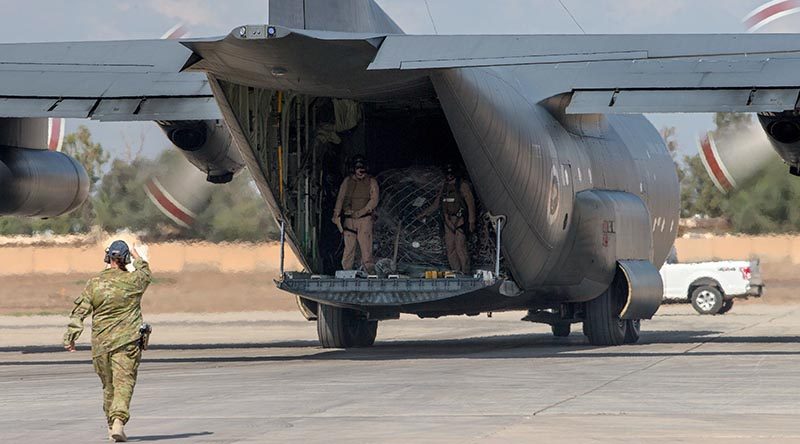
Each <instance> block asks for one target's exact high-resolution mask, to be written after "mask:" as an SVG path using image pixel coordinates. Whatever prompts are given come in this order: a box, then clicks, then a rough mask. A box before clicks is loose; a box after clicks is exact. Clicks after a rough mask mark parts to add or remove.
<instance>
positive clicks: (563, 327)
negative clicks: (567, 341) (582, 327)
mask: <svg viewBox="0 0 800 444" xmlns="http://www.w3.org/2000/svg"><path fill="white" fill-rule="evenodd" d="M550 329H551V330H553V336H555V337H557V338H566V337H567V336H569V334H570V332H571V331H572V325H570V323H569V322H559V323H558V324H553V325H551V326H550Z"/></svg>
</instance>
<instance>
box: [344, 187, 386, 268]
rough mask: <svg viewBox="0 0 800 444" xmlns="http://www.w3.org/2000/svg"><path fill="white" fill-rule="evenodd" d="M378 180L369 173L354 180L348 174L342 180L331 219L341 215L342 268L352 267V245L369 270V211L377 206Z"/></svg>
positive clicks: (370, 260)
mask: <svg viewBox="0 0 800 444" xmlns="http://www.w3.org/2000/svg"><path fill="white" fill-rule="evenodd" d="M379 194H380V192H379V189H378V181H377V180H375V178H374V177H372V176H370V175H366V176H365V177H364V178H362V179H357V178H356V177H355V175H351V176H349V177H347V178H345V179H344V181H342V186H340V187H339V196H338V197H337V198H336V207H335V208H334V210H333V219H334V220H335V221H336V220H339V218H340V217H341V216H342V215H344V224H343V226H342V228H344V233H343V234H344V254H343V255H342V269H343V270H352V269H353V264H354V262H355V259H356V244H358V246H359V247H360V249H361V263H362V264H363V265H364V268H366V269H367V271H372V268H373V266H374V265H375V263H374V262H373V259H372V234H373V229H372V225H373V212H374V211H375V208H377V207H378V200H379Z"/></svg>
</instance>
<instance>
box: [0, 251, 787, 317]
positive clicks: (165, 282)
mask: <svg viewBox="0 0 800 444" xmlns="http://www.w3.org/2000/svg"><path fill="white" fill-rule="evenodd" d="M761 269H762V274H763V275H764V279H765V281H766V283H767V289H766V294H765V296H764V297H763V298H761V299H751V300H748V301H737V304H786V303H798V302H800V293H798V291H797V289H798V288H800V267H798V266H795V265H792V264H790V263H771V264H770V263H763V264H762V265H761ZM90 277H91V275H25V276H12V277H3V278H0V279H2V284H3V285H2V289H1V290H0V315H9V314H63V313H66V312H68V311H69V310H70V308H71V303H72V301H73V300H74V299H75V298H76V297H77V296H78V295H79V294H80V292H81V290H82V289H83V286H84V284H85V282H86V280H87V279H88V278H90ZM275 277H276V276H275V275H272V274H264V273H222V272H218V271H203V272H199V271H197V272H187V273H180V274H173V273H170V274H164V273H161V274H157V275H156V276H155V281H154V282H153V284H152V285H151V287H150V289H149V290H148V291H147V294H146V296H145V299H144V306H143V309H144V310H145V312H146V313H152V314H156V313H222V312H244V311H293V310H296V308H297V306H296V304H295V299H294V297H293V296H292V295H290V294H288V293H284V292H282V291H280V290H278V289H277V288H275V284H274V283H273V279H275Z"/></svg>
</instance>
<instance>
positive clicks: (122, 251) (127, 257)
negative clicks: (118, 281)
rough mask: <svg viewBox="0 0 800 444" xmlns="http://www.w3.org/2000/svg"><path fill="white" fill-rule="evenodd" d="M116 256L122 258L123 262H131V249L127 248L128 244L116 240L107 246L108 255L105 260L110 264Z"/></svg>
mask: <svg viewBox="0 0 800 444" xmlns="http://www.w3.org/2000/svg"><path fill="white" fill-rule="evenodd" d="M120 244H122V245H120ZM115 247H116V248H115ZM114 258H119V259H122V263H123V264H129V263H130V262H131V251H130V249H128V248H127V244H125V243H124V242H121V241H116V242H113V243H112V244H111V245H110V246H109V247H108V248H106V256H105V257H104V258H103V262H105V263H107V264H110V263H111V260H112V259H114Z"/></svg>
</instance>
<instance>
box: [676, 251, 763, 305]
mask: <svg viewBox="0 0 800 444" xmlns="http://www.w3.org/2000/svg"><path fill="white" fill-rule="evenodd" d="M661 279H663V281H664V301H665V302H687V301H688V302H691V303H692V307H694V309H695V310H697V312H698V313H700V314H703V315H713V314H724V313H727V312H728V311H730V309H731V308H732V307H733V301H734V299H736V298H745V299H746V298H749V297H761V295H762V294H763V292H764V281H763V280H762V279H761V272H760V270H759V261H758V260H753V261H720V262H699V263H693V264H679V263H675V261H672V260H668V261H667V263H666V264H664V266H663V267H661Z"/></svg>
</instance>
